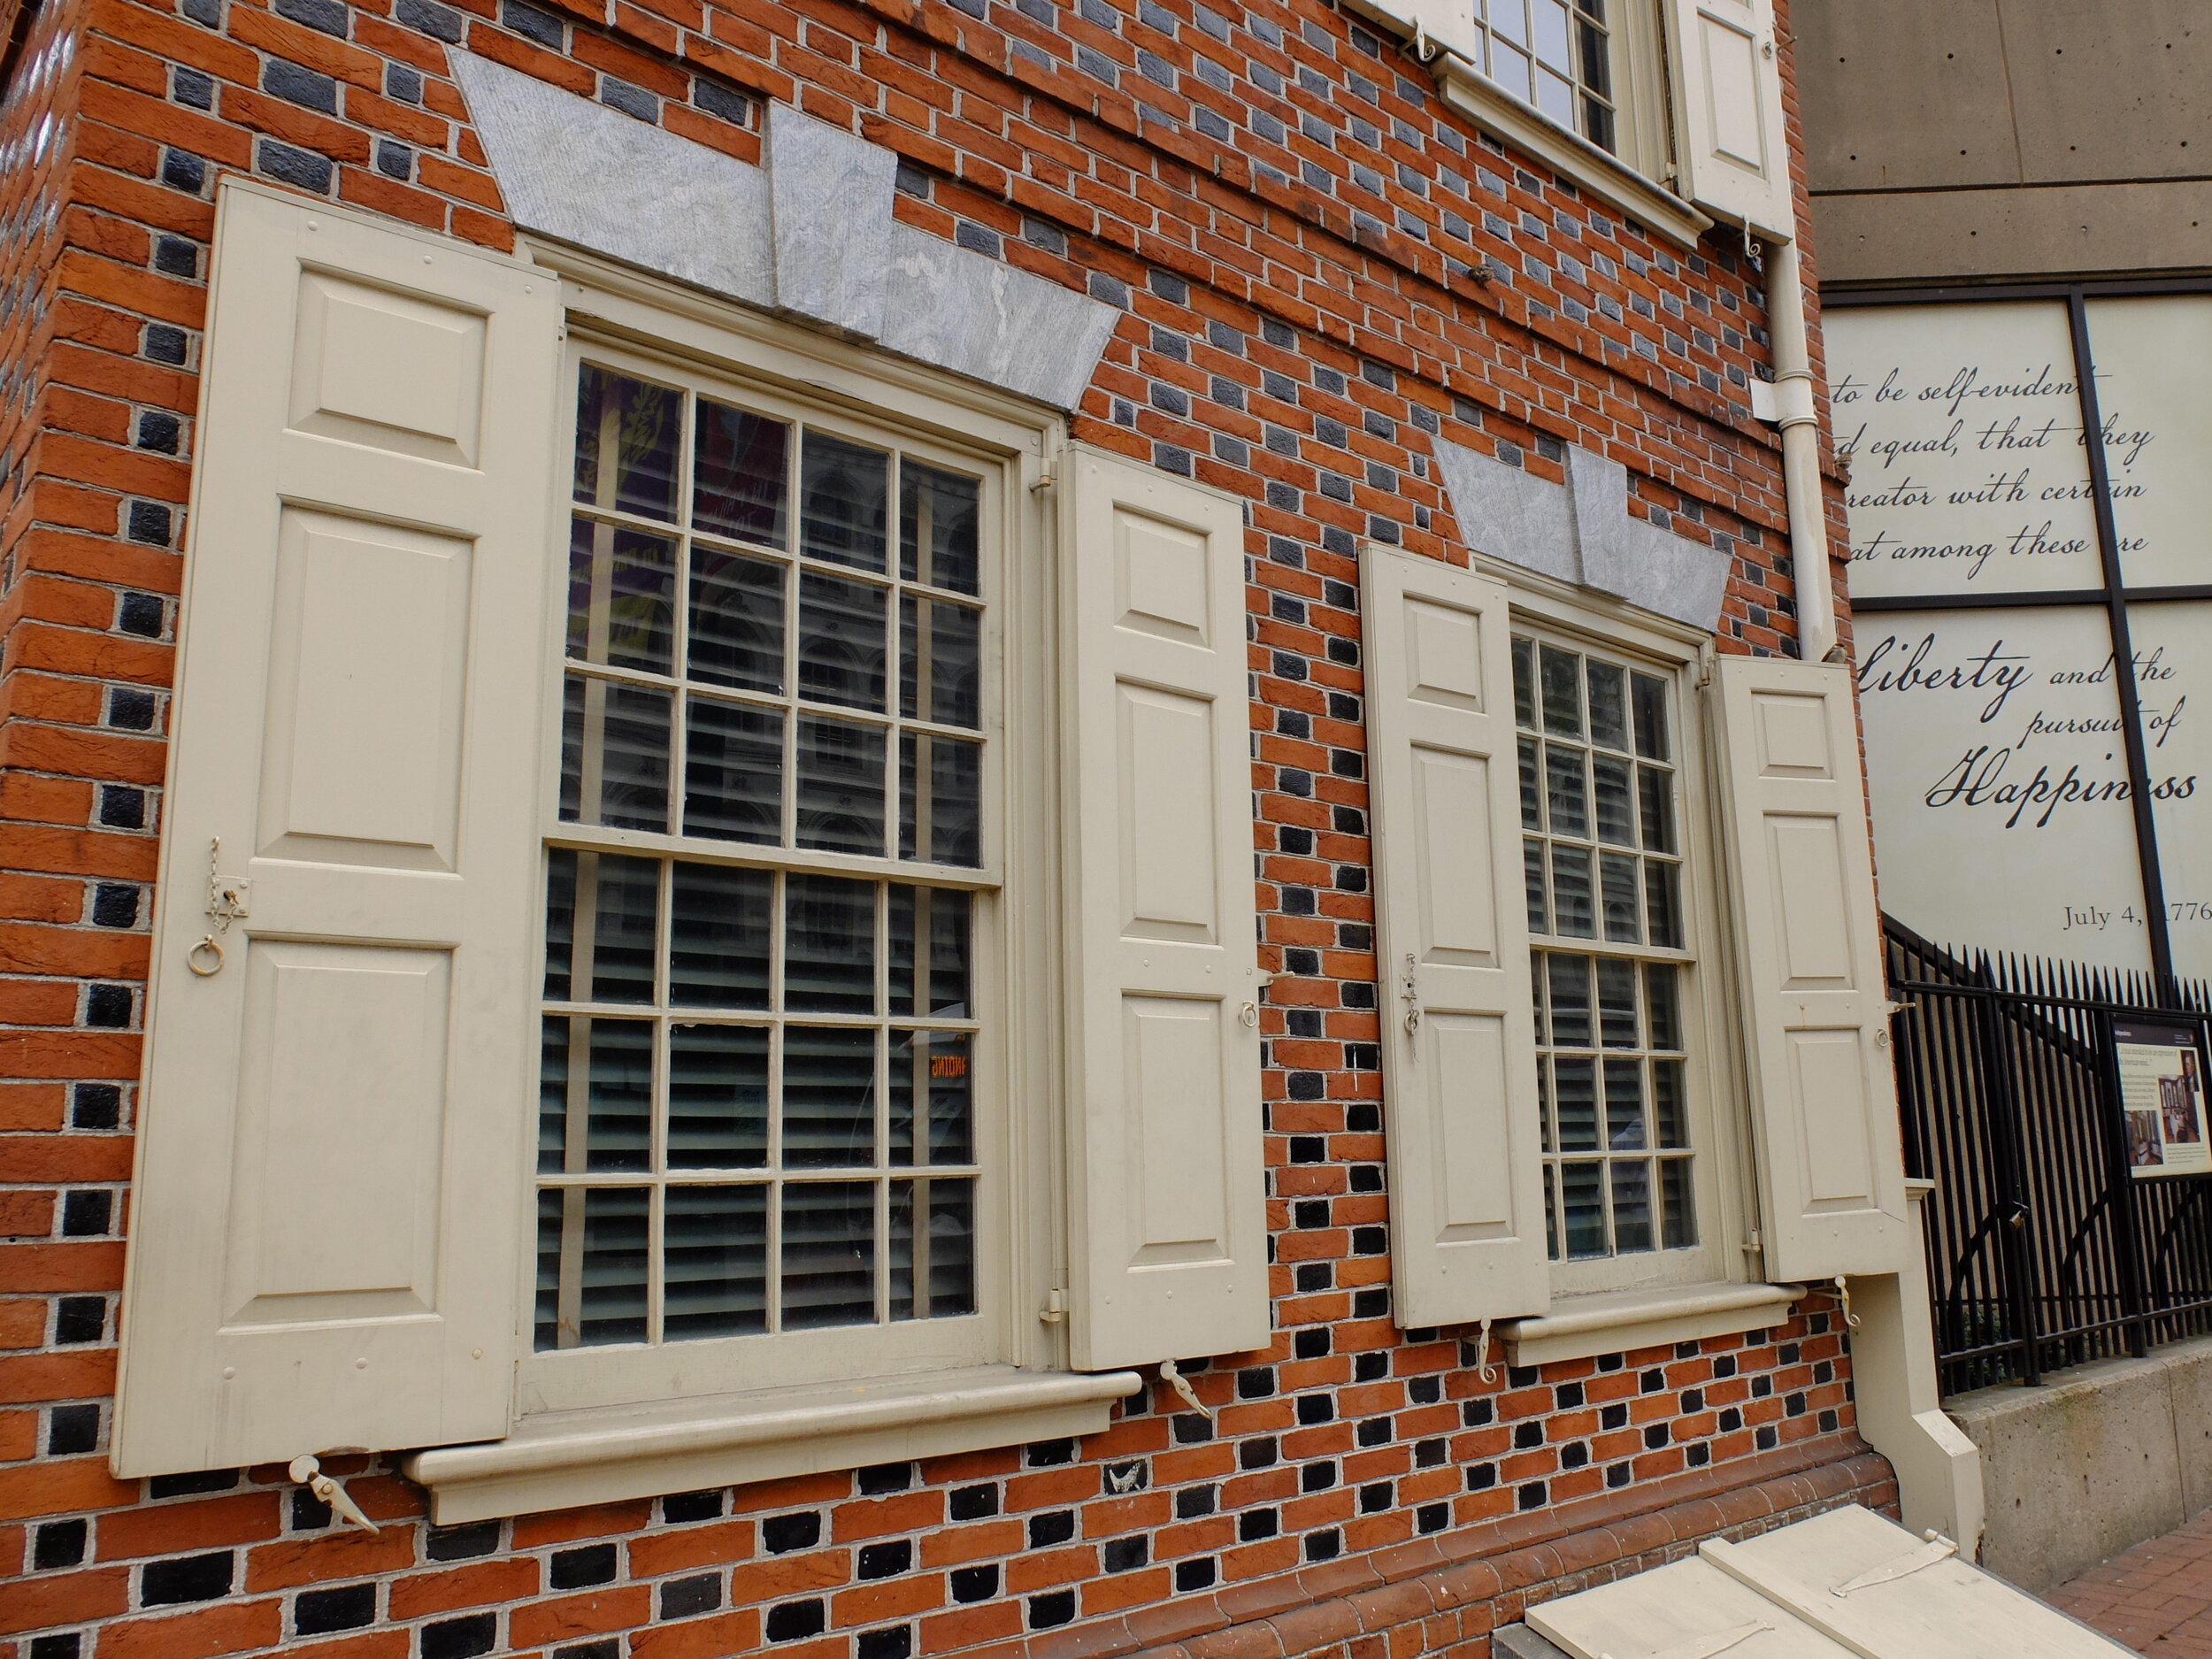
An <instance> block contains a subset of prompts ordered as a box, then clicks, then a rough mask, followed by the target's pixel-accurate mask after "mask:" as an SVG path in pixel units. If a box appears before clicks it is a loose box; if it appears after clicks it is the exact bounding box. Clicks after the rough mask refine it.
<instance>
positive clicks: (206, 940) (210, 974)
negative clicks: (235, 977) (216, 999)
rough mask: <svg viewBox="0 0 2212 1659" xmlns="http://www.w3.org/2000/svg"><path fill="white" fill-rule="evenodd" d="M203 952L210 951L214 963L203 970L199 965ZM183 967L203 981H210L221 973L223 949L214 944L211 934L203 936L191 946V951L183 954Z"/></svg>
mask: <svg viewBox="0 0 2212 1659" xmlns="http://www.w3.org/2000/svg"><path fill="white" fill-rule="evenodd" d="M204 951H212V952H213V953H214V955H215V961H214V964H212V965H211V966H209V967H202V966H201V965H200V956H201V953H202V952H204ZM184 965H185V966H186V967H188V968H189V969H191V970H192V972H195V973H196V974H198V975H199V976H200V978H202V979H212V978H214V977H215V975H217V974H219V973H220V972H222V971H223V948H222V946H220V945H219V944H217V943H216V942H215V935H214V934H212V933H208V934H205V935H204V936H203V937H202V938H201V940H200V942H199V943H198V944H196V945H195V946H193V947H192V949H189V950H188V951H186V952H185V953H184Z"/></svg>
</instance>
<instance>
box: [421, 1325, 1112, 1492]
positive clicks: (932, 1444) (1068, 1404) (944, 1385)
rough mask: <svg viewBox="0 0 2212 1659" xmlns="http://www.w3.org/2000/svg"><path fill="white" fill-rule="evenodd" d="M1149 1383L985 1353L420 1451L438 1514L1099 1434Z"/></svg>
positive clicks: (524, 1426) (585, 1414) (548, 1423)
mask: <svg viewBox="0 0 2212 1659" xmlns="http://www.w3.org/2000/svg"><path fill="white" fill-rule="evenodd" d="M1141 1386H1143V1379H1142V1378H1141V1377H1139V1376H1138V1375H1137V1374H1136V1373H1135V1372H1134V1371H1106V1372H1101V1373H1096V1374H1082V1373H1069V1372H1039V1371H1016V1370H1014V1369H1013V1368H1012V1367H1010V1366H1003V1365H1000V1366H985V1367H979V1368H976V1369H973V1370H970V1371H950V1372H945V1371H939V1372H933V1373H931V1374H929V1375H926V1376H922V1377H902V1378H890V1379H882V1380H879V1381H873V1382H864V1383H854V1384H850V1385H848V1386H842V1387H822V1386H814V1387H808V1388H799V1389H783V1390H778V1391H774V1392H770V1393H760V1394H718V1395H713V1396H710V1397H708V1398H704V1399H696V1398H695V1399H690V1400H680V1401H671V1402H667V1403H665V1404H662V1405H657V1406H650V1407H634V1406H629V1407H620V1406H618V1407H608V1408H603V1409H593V1410H583V1411H552V1412H544V1413H541V1414H540V1415H538V1416H535V1417H524V1418H522V1419H521V1420H520V1421H519V1422H518V1423H517V1424H516V1425H515V1428H514V1432H512V1433H511V1434H509V1435H508V1436H507V1438H506V1439H505V1440H493V1441H487V1442H484V1443H482V1444H480V1445H474V1446H449V1447H440V1448H435V1449H433V1450H430V1451H423V1452H417V1453H415V1454H414V1455H412V1456H411V1457H409V1458H407V1459H406V1460H405V1461H404V1462H403V1463H402V1465H401V1472H402V1473H403V1474H404V1475H405V1476H406V1477H407V1478H408V1479H410V1480H413V1481H417V1482H419V1483H420V1484H421V1485H422V1486H426V1487H427V1488H429V1491H430V1501H431V1509H430V1515H431V1519H432V1521H433V1522H434V1523H435V1524H436V1525H441V1526H449V1525H453V1524H455V1523H457V1522H461V1521H476V1520H485V1519H488V1518H490V1517H495V1516H505V1515H526V1514H532V1513H534V1512H536V1511H539V1510H542V1509H569V1508H572V1507H573V1506H575V1505H578V1504H584V1503H607V1502H617V1501H619V1500H621V1499H626V1498H641V1497H648V1496H651V1495H654V1494H659V1493H664V1492H691V1491H696V1490H698V1489H700V1488H702V1487H706V1486H735V1485H743V1484H745V1483H747V1482H750V1481H757V1480H774V1479H783V1478H785V1477H787V1476H792V1475H804V1474H815V1473H818V1472H820V1471H824V1470H830V1469H849V1468H853V1467H856V1466H861V1465H866V1464H871V1463H896V1462H900V1461H902V1460H904V1459H910V1458H917V1457H941V1456H945V1455H949V1454H951V1453H955V1452H966V1451H978V1450H981V1449H984V1448H988V1447H995V1446H1012V1445H1018V1444H1021V1443H1023V1442H1025V1441H1028V1440H1054V1439H1057V1438H1060V1437H1062V1436H1064V1435H1077V1434H1095V1433H1098V1432H1101V1431H1102V1430H1103V1429H1105V1428H1106V1427H1107V1426H1108V1425H1109V1424H1110V1422H1111V1421H1112V1417H1113V1403H1114V1402H1115V1401H1117V1400H1123V1399H1126V1398H1127V1397H1128V1396H1129V1395H1130V1394H1134V1393H1135V1392H1136V1391H1137V1389H1138V1388H1140V1387H1141Z"/></svg>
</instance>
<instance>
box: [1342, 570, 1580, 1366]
mask: <svg viewBox="0 0 2212 1659" xmlns="http://www.w3.org/2000/svg"><path fill="white" fill-rule="evenodd" d="M1360 611H1361V617H1362V629H1363V639H1364V647H1365V649H1364V658H1365V662H1366V666H1367V747H1368V774H1369V790H1370V810H1371V815H1372V822H1371V825H1370V826H1369V827H1370V828H1371V831H1372V832H1373V834H1374V838H1375V878H1376V879H1375V921H1376V934H1377V938H1376V949H1377V951H1378V954H1379V958H1380V965H1381V980H1382V984H1381V992H1382V997H1381V1001H1382V1063H1383V1102H1384V1109H1385V1112H1386V1119H1385V1123H1384V1130H1385V1134H1384V1143H1385V1145H1386V1148H1387V1149H1388V1153H1389V1158H1390V1233H1391V1269H1392V1271H1391V1279H1392V1285H1393V1301H1394V1306H1395V1310H1396V1314H1397V1318H1398V1323H1399V1324H1400V1325H1408V1326H1418V1325H1458V1324H1463V1323H1466V1322H1469V1321H1472V1320H1477V1319H1489V1318H1496V1319H1503V1318H1512V1317H1520V1316H1522V1315H1527V1314H1540V1313H1542V1312H1544V1311H1545V1310H1547V1309H1548V1307H1549V1306H1550V1305H1551V1288H1550V1276H1549V1271H1548V1267H1547V1264H1546V1254H1547V1253H1546V1248H1545V1239H1544V1197H1543V1162H1542V1151H1541V1147H1540V1141H1539V1137H1540V1133H1541V1125H1540V1123H1539V1121H1538V1105H1537V1094H1536V1027H1535V1017H1534V1013H1533V1009H1534V1002H1533V1001H1532V997H1531V995H1530V988H1529V944H1528V916H1527V910H1526V900H1525V896H1524V895H1523V893H1522V877H1521V856H1520V841H1521V828H1520V823H1521V820H1520V805H1519V803H1520V796H1519V786H1518V780H1517V773H1516V765H1517V762H1516V758H1515V744H1514V732H1513V678H1512V674H1513V671H1512V649H1513V645H1512V633H1511V625H1510V622H1509V616H1508V610H1507V595H1506V588H1505V584H1504V583H1502V582H1499V581H1495V580H1492V579H1490V578H1489V577H1486V576H1480V575H1477V574H1476V573H1474V572H1471V571H1464V570H1459V569H1457V568H1455V567H1454V566H1452V565H1446V564H1443V563H1442V562H1440V561H1439V560H1436V559H1432V558H1422V557H1416V556H1414V555H1411V554H1407V553H1401V552H1396V551H1394V550H1392V549H1387V548H1382V547H1377V546H1375V545H1373V544H1369V545H1368V546H1367V547H1366V548H1365V549H1364V550H1363V552H1362V555H1361V558H1360Z"/></svg>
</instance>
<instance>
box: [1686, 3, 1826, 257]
mask: <svg viewBox="0 0 2212 1659" xmlns="http://www.w3.org/2000/svg"><path fill="white" fill-rule="evenodd" d="M1666 12H1667V57H1668V63H1669V69H1670V72H1671V79H1672V81H1673V87H1674V108H1675V117H1676V130H1675V135H1674V144H1675V164H1676V165H1677V166H1678V168H1679V170H1680V175H1681V176H1680V180H1679V182H1678V188H1679V190H1680V192H1681V194H1682V195H1683V196H1686V197H1688V198H1689V199H1690V200H1691V201H1692V202H1694V203H1695V204H1697V205H1698V206H1700V207H1701V208H1703V209H1704V210H1705V211H1707V212H1709V213H1710V214H1711V215H1713V217H1714V218H1716V219H1721V220H1723V221H1724V222H1725V223H1728V224H1731V225H1738V226H1740V225H1742V224H1744V223H1746V222H1747V221H1748V222H1749V224H1750V227H1751V228H1752V229H1753V230H1754V231H1755V232H1763V233H1764V234H1766V235H1767V236H1769V237H1771V238H1773V239H1774V240H1776V241H1778V242H1794V241H1796V240H1797V212H1796V209H1795V207H1794V205H1793V201H1792V198H1791V195H1790V151H1789V143H1788V141H1787V136H1786V134H1785V133H1784V131H1783V127H1782V65H1781V61H1780V58H1779V57H1778V53H1779V52H1780V50H1781V49H1780V47H1779V46H1778V45H1777V44H1776V42H1775V36H1774V4H1773V0H1666Z"/></svg>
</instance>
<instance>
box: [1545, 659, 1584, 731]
mask: <svg viewBox="0 0 2212 1659" xmlns="http://www.w3.org/2000/svg"><path fill="white" fill-rule="evenodd" d="M1540 649H1541V656H1540V661H1541V663H1542V664H1543V680H1544V730H1546V731H1547V732H1548V733H1551V734H1552V735H1553V736H1554V737H1580V736H1581V735H1582V676H1581V675H1580V674H1579V673H1578V672H1576V665H1577V662H1578V659H1577V657H1575V655H1574V653H1573V652H1571V651H1563V650H1560V649H1556V648H1555V647H1553V646H1549V645H1547V646H1544V647H1542V648H1540Z"/></svg>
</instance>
